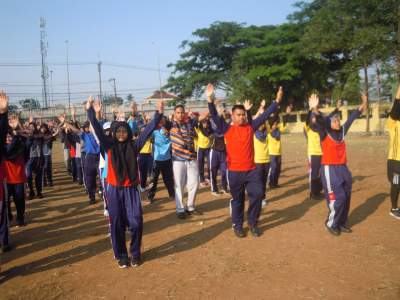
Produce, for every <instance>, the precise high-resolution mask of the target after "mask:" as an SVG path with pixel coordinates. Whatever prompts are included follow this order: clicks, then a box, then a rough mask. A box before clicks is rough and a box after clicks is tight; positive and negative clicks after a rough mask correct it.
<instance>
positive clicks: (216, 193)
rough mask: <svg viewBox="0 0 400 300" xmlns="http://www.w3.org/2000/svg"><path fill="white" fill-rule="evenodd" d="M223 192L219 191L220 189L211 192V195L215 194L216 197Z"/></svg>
mask: <svg viewBox="0 0 400 300" xmlns="http://www.w3.org/2000/svg"><path fill="white" fill-rule="evenodd" d="M221 194H222V193H221V192H219V191H212V192H211V195H213V196H216V197H218V196H221Z"/></svg>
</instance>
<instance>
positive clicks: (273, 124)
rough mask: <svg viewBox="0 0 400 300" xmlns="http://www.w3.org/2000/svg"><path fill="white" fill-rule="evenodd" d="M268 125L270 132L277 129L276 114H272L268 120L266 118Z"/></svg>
mask: <svg viewBox="0 0 400 300" xmlns="http://www.w3.org/2000/svg"><path fill="white" fill-rule="evenodd" d="M268 125H269V127H270V128H271V130H275V129H276V128H278V125H279V115H278V114H272V115H271V116H270V117H269V118H268Z"/></svg>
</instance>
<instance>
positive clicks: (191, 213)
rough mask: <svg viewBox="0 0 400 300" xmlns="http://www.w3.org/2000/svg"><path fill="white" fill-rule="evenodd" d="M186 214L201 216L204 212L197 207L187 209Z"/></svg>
mask: <svg viewBox="0 0 400 300" xmlns="http://www.w3.org/2000/svg"><path fill="white" fill-rule="evenodd" d="M186 214H187V215H188V216H201V215H203V213H202V212H200V211H198V210H196V209H194V210H186Z"/></svg>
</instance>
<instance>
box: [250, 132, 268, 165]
mask: <svg viewBox="0 0 400 300" xmlns="http://www.w3.org/2000/svg"><path fill="white" fill-rule="evenodd" d="M253 140H254V162H255V163H256V164H266V163H269V153H268V139H267V138H266V139H265V141H264V142H261V141H260V140H259V139H258V138H256V136H255V135H254V136H253Z"/></svg>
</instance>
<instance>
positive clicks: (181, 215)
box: [177, 212, 186, 220]
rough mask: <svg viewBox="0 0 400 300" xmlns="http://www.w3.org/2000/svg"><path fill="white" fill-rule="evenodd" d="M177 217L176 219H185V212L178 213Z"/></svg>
mask: <svg viewBox="0 0 400 300" xmlns="http://www.w3.org/2000/svg"><path fill="white" fill-rule="evenodd" d="M177 217H178V219H181V220H184V219H186V213H185V212H178V215H177Z"/></svg>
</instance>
